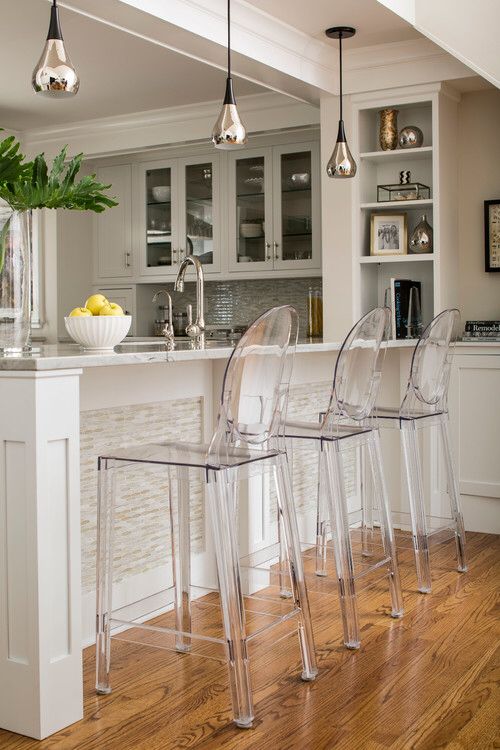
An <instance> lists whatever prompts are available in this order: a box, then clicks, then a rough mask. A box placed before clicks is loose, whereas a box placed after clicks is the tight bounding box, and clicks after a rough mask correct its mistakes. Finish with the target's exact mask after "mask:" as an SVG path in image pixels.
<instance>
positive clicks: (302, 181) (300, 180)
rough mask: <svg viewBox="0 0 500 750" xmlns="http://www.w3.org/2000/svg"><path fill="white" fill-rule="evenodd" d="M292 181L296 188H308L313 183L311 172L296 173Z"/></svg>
mask: <svg viewBox="0 0 500 750" xmlns="http://www.w3.org/2000/svg"><path fill="white" fill-rule="evenodd" d="M291 180H292V185H293V186H294V187H306V186H307V185H309V183H310V181H311V175H310V174H309V172H296V173H295V174H293V175H292V177H291Z"/></svg>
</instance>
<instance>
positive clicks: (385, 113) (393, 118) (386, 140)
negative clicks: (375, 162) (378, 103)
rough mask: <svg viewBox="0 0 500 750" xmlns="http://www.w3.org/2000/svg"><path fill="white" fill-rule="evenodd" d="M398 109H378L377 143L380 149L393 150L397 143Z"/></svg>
mask: <svg viewBox="0 0 500 750" xmlns="http://www.w3.org/2000/svg"><path fill="white" fill-rule="evenodd" d="M398 113H399V110H398V109H381V110H380V113H379V114H380V128H379V143H380V148H381V149H382V151H393V150H394V149H395V148H397V145H398Z"/></svg>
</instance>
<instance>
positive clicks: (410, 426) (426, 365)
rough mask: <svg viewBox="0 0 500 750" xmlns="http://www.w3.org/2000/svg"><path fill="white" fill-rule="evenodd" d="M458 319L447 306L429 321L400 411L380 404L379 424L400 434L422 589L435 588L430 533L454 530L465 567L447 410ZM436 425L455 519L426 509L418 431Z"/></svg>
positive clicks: (461, 568) (460, 567)
mask: <svg viewBox="0 0 500 750" xmlns="http://www.w3.org/2000/svg"><path fill="white" fill-rule="evenodd" d="M459 320H460V313H459V311H458V310H454V309H453V310H444V311H443V312H442V313H440V314H439V315H437V316H436V317H435V318H434V320H432V321H431V322H430V323H429V325H428V326H427V328H426V329H425V330H424V332H423V334H422V336H421V337H420V339H419V340H418V342H417V345H416V347H415V350H414V352H413V357H412V361H411V366H410V375H409V378H408V384H407V387H406V393H405V396H404V398H403V401H402V403H401V407H400V408H399V410H398V409H393V410H391V409H387V408H383V407H381V408H379V409H377V417H378V422H379V424H380V426H381V427H384V428H391V427H392V428H395V429H399V430H400V434H401V442H402V445H403V453H404V463H405V469H406V479H407V487H408V496H409V504H410V518H411V528H412V534H413V546H414V550H415V564H416V570H417V581H418V589H419V591H421V592H422V593H428V592H430V591H431V566H430V557H429V542H430V540H431V538H432V537H435V538H436V539H438V538H440V539H442V532H444V531H445V530H446V529H450V530H451V531H452V533H453V534H454V536H455V540H456V548H457V560H458V570H459V571H460V572H461V573H463V572H465V571H466V570H467V562H466V554H465V529H464V522H463V518H462V513H461V510H460V493H459V490H458V482H457V477H456V473H455V468H454V463H453V456H452V452H451V442H450V431H449V414H448V385H449V379H450V369H451V359H452V353H453V351H452V347H453V333H454V330H456V329H457V326H458V323H459ZM432 426H436V427H437V428H438V430H439V433H440V436H441V445H442V449H443V455H444V463H445V471H446V476H447V484H448V496H449V501H450V507H451V518H450V519H448V520H447V521H445V519H434V518H431V517H430V513H429V512H428V511H427V510H426V503H425V493H424V480H423V474H422V463H421V456H420V447H419V431H420V430H422V429H424V428H426V427H432ZM394 515H395V516H396V515H397V514H394ZM439 535H440V536H439Z"/></svg>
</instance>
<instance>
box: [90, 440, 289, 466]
mask: <svg viewBox="0 0 500 750" xmlns="http://www.w3.org/2000/svg"><path fill="white" fill-rule="evenodd" d="M278 453H279V451H278V450H259V449H257V448H255V449H252V448H249V447H246V446H242V447H240V446H235V445H231V446H226V447H225V448H224V451H219V453H218V454H217V455H214V454H211V453H210V443H173V442H161V443H148V444H146V445H132V446H129V447H124V448H120V450H119V451H114V452H113V453H110V454H103V455H102V456H101V458H106V459H113V460H115V461H123V462H129V461H132V462H134V463H147V464H164V465H168V466H186V467H192V468H199V469H212V470H213V471H221V470H222V469H229V468H237V467H238V466H244V465H245V464H249V463H253V462H254V461H263V460H265V459H270V458H273V457H275V456H277V455H278Z"/></svg>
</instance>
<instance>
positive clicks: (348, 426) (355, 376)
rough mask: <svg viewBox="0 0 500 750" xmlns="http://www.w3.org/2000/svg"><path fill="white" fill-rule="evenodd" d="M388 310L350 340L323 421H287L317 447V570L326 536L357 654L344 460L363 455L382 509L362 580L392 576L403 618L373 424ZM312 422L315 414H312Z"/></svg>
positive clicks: (291, 436) (375, 313) (395, 605)
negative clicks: (378, 572)
mask: <svg viewBox="0 0 500 750" xmlns="http://www.w3.org/2000/svg"><path fill="white" fill-rule="evenodd" d="M388 315H389V311H388V310H387V308H376V309H374V310H372V311H371V312H369V313H368V314H367V315H365V316H364V317H363V318H361V320H359V321H358V323H356V325H355V326H354V327H353V328H352V330H351V331H350V332H349V334H348V335H347V337H346V339H345V341H344V343H343V344H342V347H341V349H340V352H339V354H338V357H337V361H336V364H335V371H334V377H333V386H332V391H331V396H330V402H329V406H328V409H327V411H326V412H324V413H323V414H322V415H320V422H319V424H318V422H317V421H316V422H313V421H311V422H302V421H298V422H292V421H287V423H286V425H285V435H286V438H287V440H289V441H291V442H292V443H294V442H295V441H298V440H301V441H304V440H313V441H316V445H317V446H318V453H319V488H318V516H317V547H316V555H317V561H316V569H317V572H319V573H320V574H323V575H324V574H326V568H325V559H326V550H327V535H328V533H329V532H331V534H332V536H333V552H334V559H335V568H336V573H337V579H338V586H339V596H340V606H341V614H342V621H343V628H344V642H345V645H346V646H347V647H348V648H359V646H360V631H359V618H358V607H357V600H356V579H357V577H358V574H357V572H356V570H355V566H354V560H353V549H352V540H351V529H350V525H351V524H350V519H349V512H348V502H347V493H346V487H345V481H344V466H343V458H342V454H343V453H344V452H345V451H351V450H356V451H357V449H360V450H359V451H358V453H361V454H362V453H363V452H364V450H366V452H367V454H368V456H367V458H368V466H369V469H370V472H371V476H372V481H373V489H374V493H375V496H376V500H377V505H378V507H379V508H380V518H381V524H380V525H381V538H382V548H383V552H382V557H381V558H379V559H377V560H375V559H374V561H373V564H372V565H371V566H370V565H368V563H367V564H365V565H364V566H363V569H362V570H361V571H360V573H359V576H366V575H367V574H368V573H369V572H370V567H371V570H374V569H375V568H382V569H384V568H385V569H386V570H387V573H388V578H389V589H390V594H391V602H392V611H391V614H392V616H393V617H396V618H398V617H401V616H402V614H403V602H402V595H401V585H400V580H399V572H398V564H397V558H396V550H395V543H394V532H393V528H392V522H391V514H390V506H389V500H388V496H387V490H386V484H385V478H384V471H383V465H382V455H381V449H380V435H379V430H378V428H377V425H376V423H375V422H374V421H373V419H372V413H373V407H374V404H375V400H376V397H377V393H378V389H379V384H380V378H381V363H382V359H383V353H384V350H383V348H382V342H383V341H384V339H385V337H386V332H387V328H388V320H389V318H388ZM313 416H314V415H313Z"/></svg>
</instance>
